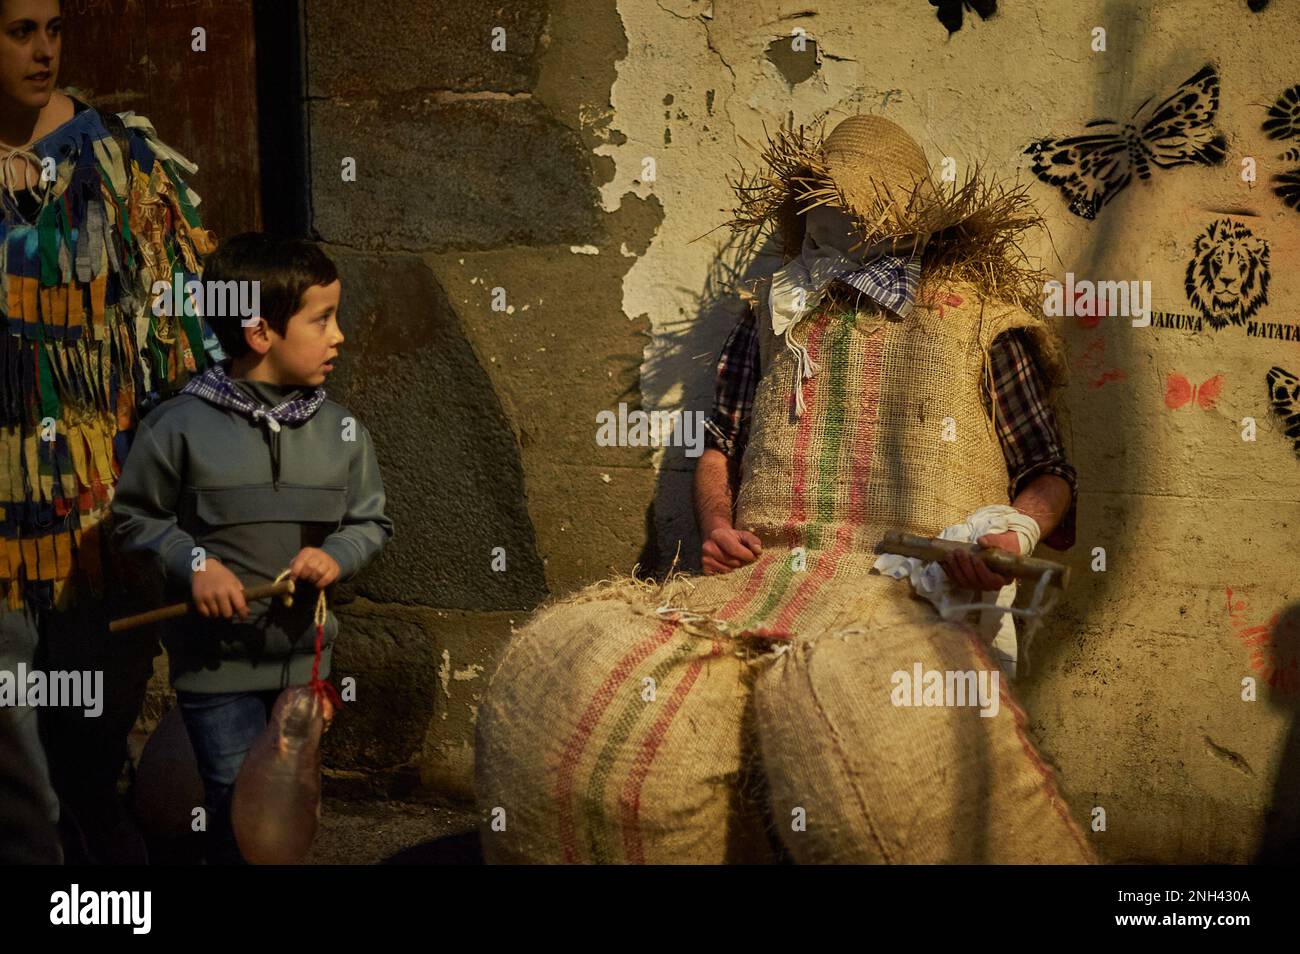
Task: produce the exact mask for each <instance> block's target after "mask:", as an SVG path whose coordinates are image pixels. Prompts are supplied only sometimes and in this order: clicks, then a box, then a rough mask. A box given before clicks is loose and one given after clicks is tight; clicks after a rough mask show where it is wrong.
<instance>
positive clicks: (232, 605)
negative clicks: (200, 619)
mask: <svg viewBox="0 0 1300 954" xmlns="http://www.w3.org/2000/svg"><path fill="white" fill-rule="evenodd" d="M190 599H191V600H193V601H194V606H195V608H196V609H197V610H198V611H199V615H200V616H204V617H207V618H208V619H229V620H233V619H234V618H235V616H236V615H238V616H239V618H240V619H248V604H247V603H246V602H244V584H243V583H240V582H239V577H237V576H235V574H233V573H231V572H230V571H229V570H228V569H226V568H225V567H224V566H222V565H221V563H219V562H217V561H216V560H214V559H212V557H208V558H207V559H206V560H204V562H203V569H201V570H195V571H194V574H193V576H192V577H191V578H190Z"/></svg>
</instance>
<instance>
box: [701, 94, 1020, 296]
mask: <svg viewBox="0 0 1300 954" xmlns="http://www.w3.org/2000/svg"><path fill="white" fill-rule="evenodd" d="M824 122H825V121H824V120H823V121H822V122H821V123H818V124H816V125H814V126H813V127H811V129H805V127H803V126H800V127H798V128H797V129H795V128H793V127H784V126H783V127H781V128H780V129H778V130H777V132H776V133H775V134H770V135H769V139H768V142H767V144H766V145H765V147H764V148H763V150H762V153H761V162H760V165H759V167H758V168H757V170H755V171H748V172H747V171H745V170H743V169H742V170H741V172H740V174H739V176H738V177H735V178H729V179H728V181H729V183H730V185H731V187H732V189H733V190H734V191H735V193H736V197H737V199H738V200H739V201H738V204H737V205H736V207H735V208H734V209H733V210H732V216H733V217H732V218H731V219H730V220H729V221H728V222H727V223H726V224H727V225H729V226H730V227H731V229H732V230H733V231H734V232H747V231H749V230H751V229H755V228H759V227H762V226H771V227H774V228H775V229H777V230H778V231H779V233H780V238H781V239H782V245H783V248H784V252H785V256H786V258H787V259H792V258H794V257H796V256H798V255H799V253H800V250H801V249H802V247H803V238H804V213H806V212H808V211H810V210H811V209H814V208H816V207H817V206H820V205H823V204H825V203H833V204H835V205H837V206H839V207H840V208H842V209H843V210H844V211H845V212H847V213H848V214H849V215H850V217H851V218H852V219H853V220H854V222H855V223H856V225H857V226H858V228H859V230H860V232H861V236H860V238H861V239H862V241H863V243H864V244H874V243H877V242H882V241H884V240H887V239H891V238H902V237H904V236H918V235H919V236H922V237H924V238H926V239H928V243H927V245H926V252H925V255H926V264H927V271H928V272H931V273H932V274H935V275H936V276H937V275H938V274H940V273H942V275H943V276H944V277H950V278H963V279H966V280H969V281H972V282H974V283H976V284H977V285H978V286H979V287H980V288H981V290H982V291H984V292H986V293H988V294H989V295H990V296H996V297H1010V298H1014V299H1021V300H1023V301H1024V302H1025V303H1026V304H1029V303H1031V302H1032V301H1034V300H1035V299H1039V300H1041V291H1040V289H1041V287H1042V286H1041V275H1042V274H1043V273H1042V272H1041V271H1040V270H1039V269H1037V268H1033V267H1030V265H1029V264H1028V262H1027V261H1026V260H1025V257H1024V254H1023V252H1022V250H1021V248H1020V242H1021V239H1022V237H1023V236H1024V234H1025V233H1026V232H1028V231H1029V230H1031V229H1034V228H1037V227H1040V226H1041V225H1042V216H1041V215H1040V214H1039V212H1038V210H1037V209H1036V208H1035V207H1034V205H1033V203H1032V201H1031V200H1030V198H1029V196H1028V188H1027V186H1025V185H1019V184H1017V185H1015V186H1007V185H1004V184H1003V183H1002V182H1001V181H1000V180H998V179H996V178H995V177H993V176H989V175H987V174H985V172H984V171H983V169H982V168H981V166H980V165H979V164H973V165H970V166H968V172H967V175H966V176H965V177H964V179H963V180H962V181H961V182H953V183H944V184H938V183H936V182H935V181H934V179H933V178H932V176H931V172H930V164H929V162H927V161H926V158H925V150H924V149H922V148H921V146H920V145H919V144H918V143H917V142H916V140H915V139H913V138H912V137H911V136H910V135H909V134H908V133H907V131H906V130H905V129H903V128H902V127H901V126H899V125H898V124H897V123H895V122H892V121H891V120H888V119H886V118H884V117H883V116H850V117H849V118H847V119H845V120H842V121H841V122H839V123H838V124H837V125H836V126H835V128H834V129H833V130H832V131H831V132H830V133H829V134H824V133H823V129H824ZM747 145H748V143H747ZM923 281H925V279H924V278H923Z"/></svg>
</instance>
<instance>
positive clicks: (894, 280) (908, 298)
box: [839, 255, 921, 318]
mask: <svg viewBox="0 0 1300 954" xmlns="http://www.w3.org/2000/svg"><path fill="white" fill-rule="evenodd" d="M839 280H840V281H842V282H844V283H845V284H846V285H849V286H850V287H852V288H856V289H857V290H858V291H860V292H862V293H863V294H864V295H866V296H867V297H868V298H870V299H871V300H872V301H874V302H876V303H877V304H878V305H881V306H883V307H885V308H888V309H889V310H890V311H892V312H893V313H894V314H896V315H898V317H900V318H906V317H907V316H908V315H910V314H911V313H912V304H913V302H914V301H915V300H916V289H917V286H918V285H919V284H920V282H921V257H920V256H919V255H912V256H903V255H879V256H877V257H876V258H873V259H872V260H871V261H870V262H869V263H867V264H866V265H864V266H863V267H862V268H860V269H858V270H857V271H855V272H850V273H849V274H847V275H841V276H840V278H839Z"/></svg>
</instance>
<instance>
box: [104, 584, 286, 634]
mask: <svg viewBox="0 0 1300 954" xmlns="http://www.w3.org/2000/svg"><path fill="white" fill-rule="evenodd" d="M293 586H294V584H293V580H292V579H283V580H280V581H278V582H276V583H263V584H262V585H261V586H254V587H252V588H251V589H248V590H245V591H244V599H245V600H248V601H249V602H251V601H253V600H264V599H266V598H267V597H270V596H281V597H283V599H284V605H285V606H291V605H292V604H293ZM192 612H194V604H193V603H192V602H190V601H189V600H187V601H185V602H184V603H173V604H171V605H170V606H161V607H159V608H158V609H153V610H149V611H148V612H147V613H137V614H136V615H135V616H126V617H123V618H122V619H115V620H113V621H112V622H111V623H109V624H108V631H109V632H110V633H121V632H124V631H126V630H128V629H135V628H136V627H138V626H147V625H148V624H149V623H158V622H161V621H162V620H165V619H175V618H176V617H177V616H184V615H185V614H186V613H192Z"/></svg>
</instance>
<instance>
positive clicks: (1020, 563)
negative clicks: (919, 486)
mask: <svg viewBox="0 0 1300 954" xmlns="http://www.w3.org/2000/svg"><path fill="white" fill-rule="evenodd" d="M953 550H965V551H966V552H967V553H969V554H970V555H971V556H978V557H980V558H981V559H982V560H983V561H984V563H985V565H986V566H988V568H989V569H991V570H994V571H996V572H998V573H1001V574H1002V575H1003V576H1014V577H1016V578H1018V579H1022V580H1034V581H1037V580H1039V579H1041V578H1042V576H1043V574H1044V573H1049V572H1050V573H1052V574H1054V575H1055V581H1056V582H1059V584H1060V587H1061V589H1065V588H1066V587H1067V586H1069V585H1070V568H1069V567H1068V566H1065V565H1064V564H1061V563H1056V562H1055V561H1053V560H1043V559H1040V558H1038V557H1027V556H1016V555H1015V554H1014V553H1008V552H1007V551H1006V550H999V549H998V548H997V547H982V546H980V545H979V544H978V543H960V542H958V541H956V540H940V539H938V538H937V537H920V536H917V535H916V534H914V533H903V532H901V531H899V530H890V531H889V532H888V533H886V534H885V538H884V539H883V540H881V541H880V543H879V544H878V545H877V546H876V552H877V553H897V554H899V555H900V556H909V557H916V558H917V559H919V560H942V559H943V558H944V557H946V556H947V555H948V554H949V553H951V552H952V551H953ZM1048 585H1049V586H1051V585H1053V584H1051V583H1049V584H1048Z"/></svg>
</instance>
